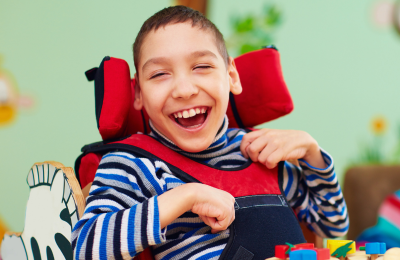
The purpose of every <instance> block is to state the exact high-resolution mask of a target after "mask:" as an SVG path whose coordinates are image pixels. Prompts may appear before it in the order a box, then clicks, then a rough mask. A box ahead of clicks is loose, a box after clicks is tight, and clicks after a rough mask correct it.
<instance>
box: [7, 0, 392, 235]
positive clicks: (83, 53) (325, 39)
mask: <svg viewBox="0 0 400 260" xmlns="http://www.w3.org/2000/svg"><path fill="white" fill-rule="evenodd" d="M170 3H171V1H169V0H162V1H161V0H160V1H155V0H152V1H122V0H120V1H113V2H110V1H92V0H88V1H76V0H75V1H39V0H36V1H27V0H24V1H22V0H21V1H11V0H1V2H0V55H2V56H3V61H4V62H3V65H2V67H3V68H4V69H7V70H8V71H10V72H11V73H12V74H13V75H14V77H15V78H16V81H17V83H18V89H19V91H20V93H21V94H23V95H30V96H32V97H34V99H35V106H34V108H33V109H30V110H21V111H20V112H19V113H18V117H17V119H16V120H15V122H14V123H13V124H11V125H10V126H7V127H0V158H1V159H0V216H2V217H3V218H4V220H5V221H6V223H8V224H9V226H10V228H11V229H13V230H16V231H18V230H21V229H22V228H23V221H24V216H25V205H26V200H27V197H28V191H29V189H28V185H27V184H26V181H25V179H26V176H27V173H28V170H29V169H30V167H31V166H32V164H33V163H35V162H40V161H45V160H55V161H59V162H62V163H63V164H64V165H66V166H71V167H73V165H74V161H75V158H76V157H77V156H78V155H79V153H80V148H81V147H82V146H83V145H84V144H87V143H90V142H94V141H98V140H100V135H99V134H98V132H97V128H96V122H95V115H94V93H93V84H92V83H88V82H87V81H86V79H85V77H84V74H83V72H84V71H85V70H87V69H89V68H91V67H94V66H97V65H98V64H99V63H100V61H101V59H102V58H103V57H104V56H106V55H110V56H114V57H119V58H123V59H126V60H127V61H128V62H129V64H130V66H131V67H133V62H132V53H131V45H132V43H133V41H134V38H135V36H136V34H137V32H138V30H139V28H140V26H141V23H142V22H143V21H144V20H145V19H146V18H148V17H149V16H150V15H152V14H153V13H155V12H156V11H158V10H159V9H161V8H163V7H165V6H167V5H169V4H170ZM264 3H271V1H261V0H252V1H251V4H249V2H246V3H245V2H244V1H239V0H235V1H232V0H230V1H228V0H213V1H211V0H210V15H209V16H210V18H211V20H212V21H213V22H214V23H215V24H216V25H217V26H218V27H219V28H220V30H221V31H222V33H223V34H225V35H226V36H228V35H229V33H230V32H231V30H230V23H229V21H230V20H229V17H230V16H231V15H233V14H246V13H257V12H259V11H260V9H261V8H262V7H263V5H264ZM276 3H277V4H278V6H279V7H280V8H281V9H282V13H283V23H282V24H281V26H280V28H279V29H278V32H277V34H276V43H275V45H276V46H277V47H278V49H279V50H280V52H281V58H282V66H283V71H284V75H285V78H286V82H287V84H288V87H289V89H290V91H291V93H292V97H293V99H294V103H295V110H294V112H293V113H292V114H290V115H289V116H286V117H284V118H281V119H278V120H276V121H275V122H271V123H268V124H266V125H264V126H265V127H271V128H282V129H301V130H305V131H307V132H309V133H310V134H311V135H312V136H314V138H315V139H316V140H317V141H318V142H319V144H320V146H321V147H323V148H324V149H325V150H327V151H328V152H329V153H330V154H331V155H332V156H333V157H334V159H335V162H336V168H337V172H338V175H339V177H340V178H342V177H343V175H344V171H345V167H346V165H347V163H348V162H349V160H350V159H352V158H354V157H355V156H356V154H357V153H358V151H359V142H361V141H363V140H368V138H369V136H370V133H369V129H368V124H369V121H370V119H371V117H372V116H374V115H377V114H382V115H384V116H386V118H387V119H388V120H389V122H390V123H391V125H390V127H392V128H391V132H389V133H388V134H389V139H388V142H393V141H394V130H393V129H394V125H395V124H397V123H398V122H400V116H399V114H398V110H399V109H398V108H399V105H398V104H399V102H398V99H399V94H400V88H399V86H400V84H399V83H400V77H399V75H400V73H399V72H398V70H399V68H400V37H399V36H398V35H396V34H395V32H394V31H393V30H390V29H379V28H377V27H376V26H375V25H374V24H373V22H372V19H371V12H372V6H373V5H374V4H375V3H376V1H371V0H369V1H350V2H349V1H344V0H338V1H330V2H326V1H324V2H321V1H315V0H314V1H311V0H307V1H305V0H304V1H294V0H291V1H279V2H276ZM396 72H397V73H396ZM132 74H133V73H132ZM388 147H389V145H388Z"/></svg>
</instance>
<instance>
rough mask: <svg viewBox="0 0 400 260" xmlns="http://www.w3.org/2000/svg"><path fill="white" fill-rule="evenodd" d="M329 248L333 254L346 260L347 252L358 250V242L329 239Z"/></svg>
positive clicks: (351, 252)
mask: <svg viewBox="0 0 400 260" xmlns="http://www.w3.org/2000/svg"><path fill="white" fill-rule="evenodd" d="M327 248H329V250H330V253H331V256H334V257H337V258H339V259H340V260H345V259H346V255H347V254H353V253H355V252H356V243H355V242H354V241H353V240H328V241H327Z"/></svg>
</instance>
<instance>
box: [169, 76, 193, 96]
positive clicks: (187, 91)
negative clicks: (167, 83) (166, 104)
mask: <svg viewBox="0 0 400 260" xmlns="http://www.w3.org/2000/svg"><path fill="white" fill-rule="evenodd" d="M198 93H199V88H198V87H196V85H194V84H193V83H192V82H190V81H187V80H179V81H177V82H176V83H175V87H174V90H173V91H172V97H173V98H183V99H189V98H190V97H192V96H193V95H197V94H198Z"/></svg>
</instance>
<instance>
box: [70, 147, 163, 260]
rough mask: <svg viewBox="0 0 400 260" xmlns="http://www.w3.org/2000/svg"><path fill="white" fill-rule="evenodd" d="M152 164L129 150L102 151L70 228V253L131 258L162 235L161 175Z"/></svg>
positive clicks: (90, 257)
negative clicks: (80, 210)
mask: <svg viewBox="0 0 400 260" xmlns="http://www.w3.org/2000/svg"><path fill="white" fill-rule="evenodd" d="M157 170H160V169H159V168H158V167H155V164H154V163H153V162H152V161H150V160H149V159H145V158H136V157H134V156H133V155H131V154H128V153H123V152H114V153H109V154H107V155H105V156H103V158H102V160H101V162H100V165H99V168H98V170H97V172H96V176H95V178H94V181H93V184H92V187H91V189H90V193H89V197H88V198H87V204H86V208H85V212H84V215H83V216H82V218H81V219H80V220H79V221H78V223H77V224H76V225H75V227H74V229H73V232H72V238H71V240H72V248H73V250H74V256H75V257H74V259H77V260H78V259H100V260H102V259H132V258H133V257H134V256H135V255H136V254H138V253H140V252H141V251H143V250H144V249H145V248H146V247H148V246H152V245H156V244H160V243H162V242H164V241H165V229H161V228H160V219H159V215H158V204H157V196H158V195H160V194H162V193H163V192H164V187H165V181H164V178H158V177H157V175H156V172H157ZM161 175H163V174H161ZM159 176H160V174H159ZM163 176H165V175H163Z"/></svg>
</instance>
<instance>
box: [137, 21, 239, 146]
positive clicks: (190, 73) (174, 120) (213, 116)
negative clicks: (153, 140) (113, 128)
mask: <svg viewBox="0 0 400 260" xmlns="http://www.w3.org/2000/svg"><path fill="white" fill-rule="evenodd" d="M137 69H138V72H139V80H138V81H139V82H138V83H139V84H136V88H135V101H134V106H135V108H136V109H141V108H142V106H144V107H145V109H146V111H147V113H148V114H149V117H150V118H151V120H152V122H153V125H154V127H155V128H157V130H158V131H160V132H161V133H162V134H164V135H165V136H166V137H167V138H169V139H170V140H171V141H173V142H174V143H175V144H176V145H177V146H178V147H179V148H181V149H182V150H185V151H188V152H192V153H193V152H199V151H203V150H205V149H206V148H207V147H209V146H210V145H211V143H212V142H213V140H214V138H215V136H216V134H217V132H218V129H219V128H220V127H221V125H222V122H223V119H224V115H225V113H226V109H227V106H228V102H229V91H231V92H232V93H233V94H240V92H241V91H242V88H241V85H240V80H239V75H238V73H237V70H236V68H235V65H234V63H233V59H230V62H229V64H228V65H226V64H225V62H224V60H223V58H222V56H221V54H220V53H219V52H218V48H217V45H216V41H215V37H214V35H213V34H212V33H210V32H209V31H207V30H201V29H199V28H198V27H192V24H191V22H190V23H189V22H188V23H177V24H170V25H167V26H165V27H160V28H159V29H158V30H157V31H154V30H153V31H151V32H150V33H149V34H148V35H147V36H146V38H145V39H144V41H143V44H142V46H141V50H140V59H139V62H138V68H137Z"/></svg>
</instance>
